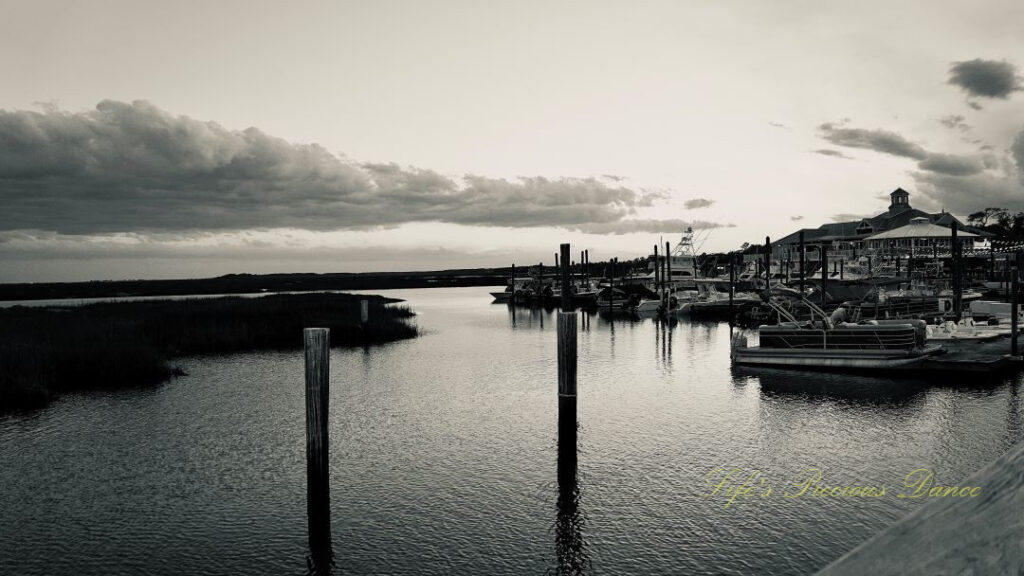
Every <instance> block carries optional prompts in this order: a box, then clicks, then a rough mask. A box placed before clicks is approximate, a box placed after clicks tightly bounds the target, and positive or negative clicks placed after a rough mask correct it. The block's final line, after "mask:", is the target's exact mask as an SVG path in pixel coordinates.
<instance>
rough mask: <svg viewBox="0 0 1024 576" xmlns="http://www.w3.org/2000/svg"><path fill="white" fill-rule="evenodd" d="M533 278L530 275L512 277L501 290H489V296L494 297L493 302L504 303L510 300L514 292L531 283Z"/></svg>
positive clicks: (523, 288)
mask: <svg viewBox="0 0 1024 576" xmlns="http://www.w3.org/2000/svg"><path fill="white" fill-rule="evenodd" d="M533 281H534V279H533V278H532V277H530V276H522V277H519V278H512V279H510V280H509V281H508V285H507V286H505V289H504V290H502V291H501V292H491V297H493V298H494V302H495V303H500V304H505V303H507V302H511V301H512V296H513V295H514V294H515V293H516V292H521V291H523V290H525V289H526V288H527V287H529V286H530V285H531V284H532V283H533Z"/></svg>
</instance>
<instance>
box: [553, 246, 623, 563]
mask: <svg viewBox="0 0 1024 576" xmlns="http://www.w3.org/2000/svg"><path fill="white" fill-rule="evenodd" d="M561 249H562V262H563V263H564V262H565V261H566V260H567V259H568V258H569V245H568V244H562V246H561ZM610 263H611V265H612V270H613V271H614V269H615V260H611V261H610ZM568 276H569V275H568V271H567V270H566V269H565V267H564V266H563V270H562V285H563V286H564V285H566V284H567V283H568V281H569V278H568ZM612 277H614V272H613V275H612ZM611 284H612V283H611V282H609V286H611ZM576 361H577V354H576V311H575V310H573V309H572V302H571V298H570V297H569V295H568V293H567V292H566V291H564V290H563V291H562V310H561V311H560V312H559V313H558V463H557V480H558V520H557V522H556V550H557V551H558V559H559V565H560V566H561V565H565V566H567V567H568V569H567V571H566V573H570V574H577V573H580V572H578V571H576V570H573V569H572V567H573V566H575V565H576V561H577V560H578V559H583V560H585V556H583V555H582V548H583V542H582V540H581V538H582V536H581V535H580V532H579V527H580V519H579V513H578V503H579V491H578V486H577V482H576V469H577V465H576V428H577V424H576Z"/></svg>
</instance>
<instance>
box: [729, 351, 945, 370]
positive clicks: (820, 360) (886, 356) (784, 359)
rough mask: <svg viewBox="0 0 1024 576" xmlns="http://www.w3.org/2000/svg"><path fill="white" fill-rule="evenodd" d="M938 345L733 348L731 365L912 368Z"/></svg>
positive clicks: (802, 367) (826, 368)
mask: <svg viewBox="0 0 1024 576" xmlns="http://www.w3.org/2000/svg"><path fill="white" fill-rule="evenodd" d="M941 350H942V348H941V347H940V346H934V345H932V346H925V347H923V348H918V349H914V350H828V349H826V350H821V349H794V348H761V347H754V348H736V349H734V350H733V353H732V360H733V363H734V364H739V365H743V366H771V367H775V368H795V369H803V370H912V369H916V368H920V367H921V366H923V365H924V362H925V360H927V359H928V358H929V357H931V356H933V355H935V354H938V353H939V352H940V351H941Z"/></svg>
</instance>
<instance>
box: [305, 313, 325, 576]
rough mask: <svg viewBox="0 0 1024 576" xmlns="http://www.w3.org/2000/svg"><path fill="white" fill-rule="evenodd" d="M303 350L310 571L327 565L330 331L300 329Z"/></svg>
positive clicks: (320, 571)
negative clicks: (301, 331)
mask: <svg viewBox="0 0 1024 576" xmlns="http://www.w3.org/2000/svg"><path fill="white" fill-rule="evenodd" d="M303 340H304V345H305V353H306V515H307V519H308V521H309V551H310V562H311V564H312V566H311V567H312V568H314V569H315V571H314V573H316V574H319V573H327V572H329V570H330V566H331V562H332V559H331V556H332V553H331V491H330V482H329V471H330V461H329V458H328V454H329V451H328V433H327V408H328V399H329V398H330V393H329V392H330V386H329V380H330V358H331V356H330V354H331V332H330V330H329V329H327V328H306V329H305V330H303Z"/></svg>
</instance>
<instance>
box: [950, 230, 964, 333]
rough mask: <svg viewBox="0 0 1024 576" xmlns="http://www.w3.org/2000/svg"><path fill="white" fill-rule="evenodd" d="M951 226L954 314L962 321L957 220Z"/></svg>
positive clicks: (957, 320) (956, 318) (957, 319)
mask: <svg viewBox="0 0 1024 576" xmlns="http://www.w3.org/2000/svg"><path fill="white" fill-rule="evenodd" d="M949 227H950V242H951V244H950V251H951V252H952V257H953V314H954V319H955V321H956V322H959V321H960V316H961V314H962V313H963V297H964V294H963V287H962V286H961V283H960V242H959V241H958V240H957V237H956V228H957V225H956V220H953V221H952V222H950V224H949Z"/></svg>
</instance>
